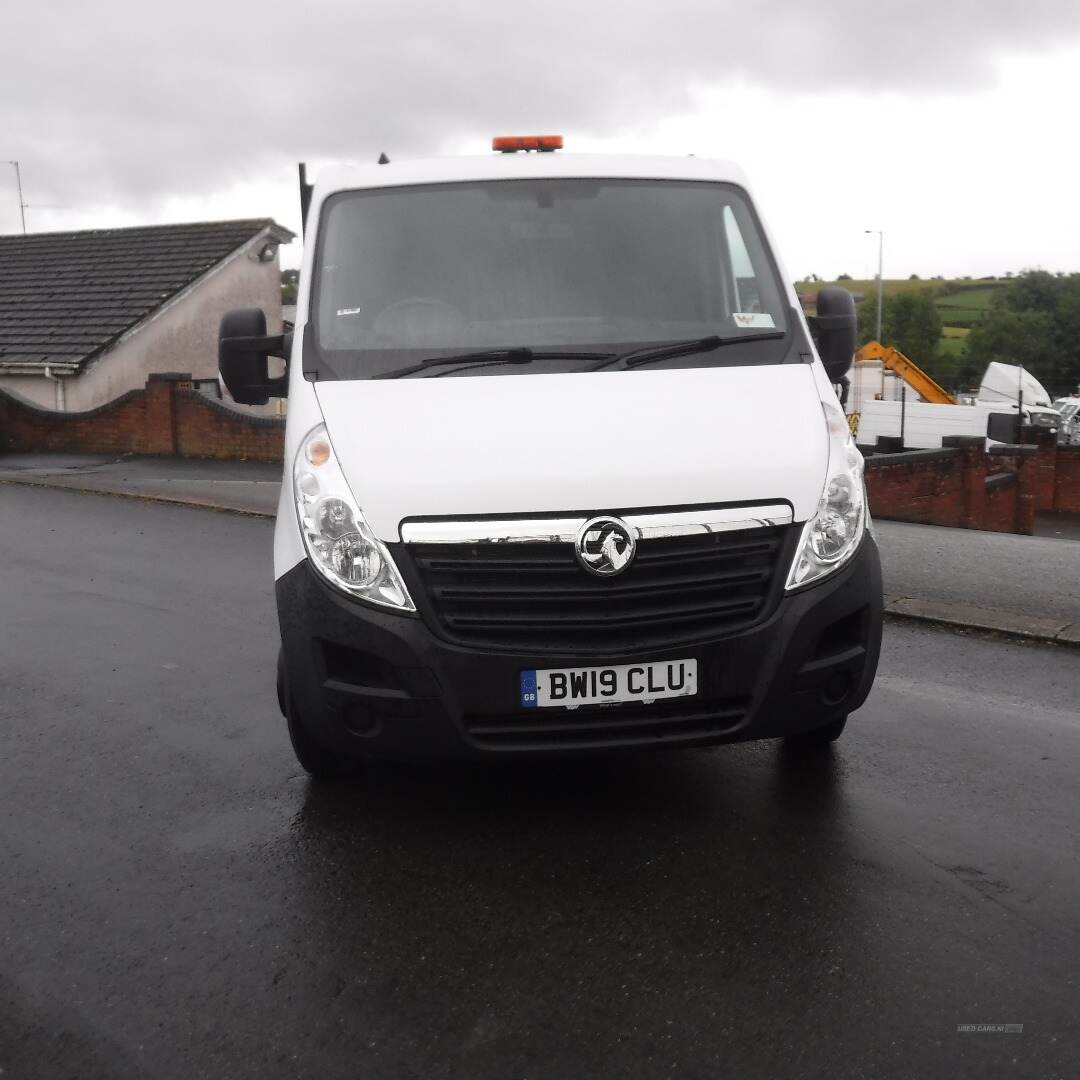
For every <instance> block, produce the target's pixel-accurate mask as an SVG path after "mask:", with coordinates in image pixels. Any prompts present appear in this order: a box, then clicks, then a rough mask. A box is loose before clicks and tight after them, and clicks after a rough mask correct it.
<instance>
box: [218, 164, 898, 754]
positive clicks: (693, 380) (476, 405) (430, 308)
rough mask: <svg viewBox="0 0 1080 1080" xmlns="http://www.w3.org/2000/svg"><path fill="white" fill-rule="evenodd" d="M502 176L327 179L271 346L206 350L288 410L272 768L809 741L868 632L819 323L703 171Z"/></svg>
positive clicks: (732, 197)
mask: <svg viewBox="0 0 1080 1080" xmlns="http://www.w3.org/2000/svg"><path fill="white" fill-rule="evenodd" d="M530 145H531V144H530ZM500 149H502V150H504V151H506V150H508V147H506V146H502V147H500ZM513 149H519V148H518V147H517V146H516V144H514V145H513V146H511V147H509V150H513ZM534 149H535V150H537V151H538V152H536V153H531V154H525V153H513V152H504V153H499V154H496V155H494V156H492V157H490V158H476V159H467V158H465V159H460V160H457V161H439V162H414V163H402V164H396V163H395V164H379V165H371V166H369V167H367V168H355V167H354V168H339V169H332V170H328V171H327V172H326V173H325V174H324V175H323V176H321V177H320V179H319V182H318V183H317V184H316V185H315V187H314V188H313V189H309V188H307V187H305V189H304V194H305V201H306V204H307V205H308V210H307V219H306V232H307V242H306V243H305V250H304V265H303V268H302V271H301V279H300V288H299V293H298V299H297V316H296V325H295V331H294V332H292V333H291V334H290V335H287V336H283V337H281V338H268V337H267V336H266V329H265V322H264V320H263V319H262V315H261V313H260V312H257V311H246V312H238V313H233V314H232V315H230V316H228V317H227V318H226V321H225V323H224V324H223V334H222V337H223V340H222V344H221V350H222V353H221V355H222V373H223V376H224V378H225V381H226V384H227V386H228V387H229V389H230V391H231V392H232V393H233V394H234V396H235V397H236V398H237V400H238V401H250V402H259V401H265V400H266V398H267V397H268V396H270V395H273V394H279V395H280V394H283V393H286V392H287V395H288V420H287V426H286V440H285V455H286V460H285V476H284V483H283V485H282V492H281V501H280V504H279V509H278V517H277V525H276V530H275V578H276V581H277V586H276V588H277V603H278V613H279V620H280V629H281V641H282V646H281V653H280V658H279V665H278V692H279V700H280V702H281V706H282V710H283V712H284V713H285V715H286V717H287V720H288V726H289V731H290V734H291V737H292V742H293V746H294V748H295V750H296V753H297V756H298V758H299V759H300V761H301V763H302V764H303V765H304V766H305V768H307V769H308V770H309V771H310V772H312V773H313V774H315V775H335V774H338V773H341V772H343V771H345V772H347V771H349V770H350V769H351V768H352V767H354V766H355V764H356V762H357V761H358V760H360V759H362V758H364V757H368V756H379V755H383V756H398V757H418V756H428V757H439V756H442V757H474V758H483V757H487V758H494V757H500V756H501V757H506V756H508V755H521V754H529V753H537V754H546V753H571V752H579V751H593V750H600V749H609V748H622V747H648V746H655V747H659V746H694V745H706V744H711V743H722V742H732V741H737V740H744V739H755V738H771V737H786V738H789V739H791V740H793V741H795V742H798V743H800V744H801V745H802V746H804V747H810V746H813V745H819V746H820V745H825V744H827V743H828V742H829V741H831V740H834V739H835V738H836V737H837V736H838V735H839V734H840V732H841V731H842V730H843V727H844V724H845V722H846V718H847V716H848V714H849V713H850V712H852V711H853V710H854V709H856V708H858V706H859V705H860V704H861V703H862V702H863V700H864V699H865V697H866V695H867V693H868V692H869V689H870V686H871V684H872V682H873V678H874V673H875V670H876V666H877V659H878V651H879V647H880V638H881V621H882V595H881V571H880V566H879V562H878V555H877V548H876V545H875V543H874V539H873V537H872V535H871V533H870V529H869V515H868V510H867V506H866V491H865V485H864V483H863V475H862V466H863V463H862V458H861V456H860V455H859V453H858V451H857V449H856V448H855V445H854V443H853V441H852V439H851V435H850V432H849V430H848V426H847V422H846V419H845V417H844V414H843V411H842V409H841V407H840V404H839V402H838V400H837V395H836V393H835V389H834V385H835V384H837V383H839V382H841V381H842V379H843V377H844V372H845V371H846V370H847V368H848V367H849V366H850V363H851V356H852V353H853V351H854V341H855V319H854V305H853V302H852V300H851V297H850V295H849V294H847V293H845V292H844V291H843V290H837V289H824V290H822V292H821V294H820V295H819V297H818V304H817V314H816V315H815V317H814V319H813V321H812V323H808V321H807V319H806V318H805V317H804V316H803V314H802V311H801V308H800V307H799V305H798V301H797V298H796V297H795V294H794V290H793V288H792V287H791V286H790V285H789V284H786V282H787V280H788V279H787V276H786V275H785V273H784V272H783V270H782V267H781V265H780V263H779V260H778V259H777V257H776V255H775V252H774V249H773V246H772V244H771V241H770V239H769V236H768V232H767V230H766V228H765V226H764V224H763V223H762V221H761V219H760V217H759V215H758V212H757V209H756V208H755V206H754V204H753V202H752V200H751V198H750V195H749V193H748V190H747V187H746V183H745V180H744V179H743V178H742V176H741V174H740V173H739V172H738V170H737V169H735V168H734V167H733V166H731V165H728V164H725V163H718V162H707V161H703V160H701V159H693V158H689V159H660V158H650V159H644V158H643V159H635V158H588V157H579V158H575V157H564V156H562V155H561V154H558V153H556V152H554V151H555V149H556V148H555V147H554V145H553V144H552V145H547V144H545V145H543V146H541V145H539V144H537V145H536V147H534ZM545 150H546V151H550V152H544V151H545ZM268 352H272V353H274V354H275V355H285V356H287V357H288V370H287V372H286V374H285V375H284V376H279V377H276V378H271V377H270V375H269V371H268V368H267V359H266V356H267V353H268Z"/></svg>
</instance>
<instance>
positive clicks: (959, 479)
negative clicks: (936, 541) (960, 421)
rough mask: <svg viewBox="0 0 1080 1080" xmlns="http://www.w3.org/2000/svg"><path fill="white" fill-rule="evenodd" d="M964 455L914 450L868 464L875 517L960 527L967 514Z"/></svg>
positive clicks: (868, 486)
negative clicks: (965, 510) (965, 505)
mask: <svg viewBox="0 0 1080 1080" xmlns="http://www.w3.org/2000/svg"><path fill="white" fill-rule="evenodd" d="M963 481H964V470H963V452H962V451H961V450H958V449H942V450H912V451H909V452H908V453H905V454H877V455H875V456H874V457H871V458H868V459H867V461H866V489H867V492H868V493H869V495H870V511H871V513H872V514H873V515H874V516H875V517H880V518H890V519H892V520H894V521H918V522H922V523H924V524H927V525H955V526H960V525H961V524H962V519H963V515H964V497H963Z"/></svg>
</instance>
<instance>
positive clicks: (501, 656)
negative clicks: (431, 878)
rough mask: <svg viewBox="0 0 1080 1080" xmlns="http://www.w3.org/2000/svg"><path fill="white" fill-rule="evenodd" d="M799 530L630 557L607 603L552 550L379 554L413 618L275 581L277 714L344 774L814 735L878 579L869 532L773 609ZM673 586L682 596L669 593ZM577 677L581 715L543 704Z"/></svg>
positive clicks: (854, 663)
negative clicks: (690, 680)
mask: <svg viewBox="0 0 1080 1080" xmlns="http://www.w3.org/2000/svg"><path fill="white" fill-rule="evenodd" d="M615 516H616V515H612V517H613V518H614V517H615ZM627 516H629V515H627ZM624 520H625V518H624ZM801 532H802V530H801V527H800V526H798V525H793V524H790V523H788V524H784V523H775V524H774V523H772V522H769V523H767V524H760V525H759V524H755V526H754V527H752V528H747V529H738V528H735V529H732V530H731V531H725V532H719V533H712V534H709V533H703V532H702V533H694V534H690V535H687V536H682V537H657V538H653V539H645V540H641V541H640V542H639V544H638V550H637V552H636V553H635V559H634V563H633V564H631V567H630V568H628V569H627V570H626V571H624V573H623V574H621V575H620V576H619V578H617V579H616V580H617V581H618V580H620V579H621V581H622V584H621V585H620V586H615V584H614V582H613V583H612V584H611V586H607V585H606V583H601V582H600V581H599V579H596V580H595V581H594V580H592V579H590V578H589V577H587V576H586V574H587V572H586V571H585V570H584V569H582V568H581V567H580V565H579V563H578V560H577V558H576V557H575V551H574V546H573V544H572V543H566V542H565V541H563V540H550V541H549V540H540V541H536V542H527V543H521V544H520V545H518V544H499V543H485V544H481V543H476V542H474V541H470V540H467V541H462V542H459V543H438V544H433V543H430V542H423V541H419V542H416V543H400V544H395V545H388V551H389V553H390V555H391V556H392V557H393V558H394V560H395V562H396V563H397V565H398V567H399V568H401V570H402V573H403V576H404V578H405V581H406V583H407V585H408V587H409V590H410V593H411V595H412V596H413V597H415V598H416V606H417V611H416V613H415V614H412V615H401V614H396V613H391V612H383V611H378V610H375V609H373V608H371V607H370V606H367V605H363V604H362V603H361V602H359V601H356V600H353V599H351V598H349V597H347V596H344V595H342V594H341V593H340V592H339V591H338V590H336V589H334V588H333V587H332V586H330V585H329V584H327V583H326V582H325V581H324V580H323V579H322V577H321V576H320V575H319V574H317V573H316V571H315V570H314V569H313V568H312V567H311V565H310V564H309V563H307V562H304V563H300V564H299V565H297V566H296V567H294V568H293V569H292V570H290V571H289V572H288V573H286V574H284V575H283V576H282V577H281V578H280V579H279V580H278V582H277V603H278V611H279V615H280V622H281V636H282V670H281V677H282V679H283V685H282V688H281V695H282V701H283V704H284V707H285V709H286V710H287V711H288V710H292V711H293V713H294V715H295V716H296V717H297V718H299V719H301V722H302V724H303V725H305V727H306V730H307V732H308V733H310V735H311V736H312V737H314V739H315V740H317V741H318V743H319V744H320V745H321V746H324V747H327V748H332V749H333V750H334V751H337V752H339V753H340V754H341V755H343V760H346V761H347V760H349V759H350V758H354V757H357V756H361V755H367V754H376V755H386V756H395V757H413V756H440V757H492V756H497V755H507V754H523V753H530V752H532V753H557V752H574V751H586V750H599V749H613V748H618V747H647V746H694V745H707V744H711V743H723V742H735V741H739V740H745V739H759V738H774V737H781V736H798V735H800V734H803V733H812V732H815V731H821V730H824V729H828V728H829V726H830V725H834V724H835V722H836V720H837V718H838V717H843V716H846V715H847V713H849V712H851V711H853V710H854V709H856V708H858V707H859V705H861V704H862V702H863V700H864V699H865V698H866V695H867V694H868V692H869V690H870V686H871V684H872V682H873V678H874V672H875V670H876V666H877V659H878V650H879V647H880V641H881V618H882V610H881V569H880V563H879V560H878V553H877V547H876V545H875V543H874V540H873V537H872V536H871V535H870V534H869V532H867V533H866V534H865V535H864V536H863V539H862V541H861V543H860V544H859V548H858V550H857V552H856V553H855V555H854V556H853V557H852V558H851V559H850V561H849V562H848V563H847V564H846V565H845V566H844V567H843V568H842V569H841V570H839V571H838V572H836V573H835V574H833V575H831V576H830V577H828V578H826V579H825V580H824V581H822V582H820V583H818V584H815V585H811V586H808V587H806V588H803V589H798V590H796V591H794V592H787V591H785V589H784V584H785V579H786V577H787V576H788V572H789V570H790V567H791V564H792V562H793V560H794V559H795V558H796V557H797V548H798V544H799V541H800V534H801ZM675 581H678V582H679V583H680V587H679V589H678V590H672V589H670V588H665V587H664V583H670V582H675ZM506 583H510V584H506ZM658 583H659V584H660V587H661V592H660V593H659V594H658V593H657V591H656V587H657V584H658ZM604 589H610V592H609V593H608V596H607V598H606V599H605V600H600V599H599V597H600V596H601V595H602V591H603V590H604ZM703 598H704V599H703ZM688 661H691V662H692V663H693V664H694V666H695V669H696V670H695V680H694V686H693V691H694V692H693V693H679V694H674V693H671V694H670V696H662V697H661V696H659V694H660V693H661V692H664V693H670V688H671V686H672V684H675V683H677V682H678V681H679V676H680V675H681V676H682V678H683V679H685V674H684V673H685V669H686V665H687V662H688ZM619 669H625V670H626V671H627V672H629V673H630V674H629V678H628V679H625V678H624V680H623V685H622V686H621V687H620V689H622V690H624V691H625V692H626V693H628V694H630V693H636V695H637V698H638V699H637V700H624V701H620V702H618V703H614V704H611V703H607V702H606V701H605V698H604V696H603V695H604V694H605V693H606V692H608V691H609V690H610V689H611V682H612V680H611V678H610V676H608V678H607V680H606V681H605V673H607V672H613V671H617V670H619ZM537 673H542V674H540V675H539V678H540V680H541V681H545V680H546V681H547V684H548V685H547V686H546V687H541V689H546V691H547V697H548V701H547V702H545V704H544V705H543V706H538V705H537V704H536V703H535V697H534V700H533V701H529V700H527V697H528V695H530V694H532V695H534V696H535V695H536V693H537V687H536V679H537ZM586 673H587V674H586ZM593 673H597V676H596V677H595V681H594V676H593ZM620 674H621V671H620ZM673 675H674V676H675V677H672V676H673ZM575 676H576V681H577V682H578V684H579V685H580V686H581V689H582V701H583V702H585V703H582V704H576V705H575V704H574V702H573V700H564V701H562V702H560V701H559V699H558V698H557V697H556V698H555V699H554V700H552V699H551V694H552V691H553V690H554V692H555V693H556V694H558V693H559V692H560V691H561V692H563V693H564V694H569V693H572V692H573V689H574V688H573V687H568V686H567V683H568V681H570V680H573V679H574V678H575ZM650 676H652V678H653V682H652V684H651V689H652V691H653V693H654V694H655V695H656V696H653V697H651V698H650V696H649V695H650V683H649V677H650ZM679 689H682V688H681V687H680V688H679ZM590 691H592V692H591V693H590ZM567 706H572V707H567ZM296 734H297V733H296V732H295V731H294V738H295V737H296ZM304 734H305V733H304V732H301V733H300V740H301V745H300V746H298V750H300V751H301V752H302V750H303V742H302V741H303V738H304Z"/></svg>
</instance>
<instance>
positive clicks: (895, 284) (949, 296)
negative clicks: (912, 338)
mask: <svg viewBox="0 0 1080 1080" xmlns="http://www.w3.org/2000/svg"><path fill="white" fill-rule="evenodd" d="M1007 283H1008V279H1007V278H989V279H986V278H984V279H981V280H977V281H974V280H973V281H968V280H963V279H958V278H953V279H948V278H919V279H917V280H915V281H911V280H910V279H907V278H900V279H889V278H886V279H885V281H884V282H883V283H882V292H883V293H884V294H885V295H886V296H895V295H896V294H898V293H904V292H915V291H921V290H924V289H928V290H931V291H932V292H933V294H934V304H935V306H936V307H937V309H938V314H940V315H941V321H942V323H943V324H944V329H943V330H942V340H941V355H942V357H943V358H946V357H948V358H959V357H961V356H963V355H964V338H966V337H967V335H968V331H969V330H970V328H971V326H972V324H974V323H975V322H977V321H978V320H979V319H980V318H981V317H982V316H983V315H984V314H985V313H986V311H987V309H988V308H989V307H990V304H991V303H992V301H993V299H994V296H995V294H996V293H997V291H998V290H999V289H1000V288H1001V287H1002V286H1003V285H1006V284H1007ZM825 285H839V286H841V287H842V288H845V289H848V290H849V291H851V292H853V293H855V294H856V296H861V297H862V298H864V299H865V298H866V297H873V296H876V295H877V281H876V280H870V281H866V280H862V279H858V280H856V279H852V280H845V281H798V282H796V283H795V291H796V292H797V293H798V294H799V296H800V297H802V298H803V300H804V303H803V307H804V308H805V309H806V310H807V312H808V313H812V312H813V310H814V306H813V298H814V296H815V294H816V293H817V291H818V289H820V288H822V287H823V286H825Z"/></svg>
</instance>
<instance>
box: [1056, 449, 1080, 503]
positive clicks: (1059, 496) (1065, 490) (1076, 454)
mask: <svg viewBox="0 0 1080 1080" xmlns="http://www.w3.org/2000/svg"><path fill="white" fill-rule="evenodd" d="M1054 509H1055V510H1067V511H1070V512H1071V513H1074V514H1080V446H1059V447H1058V449H1057V462H1056V468H1055V471H1054Z"/></svg>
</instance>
